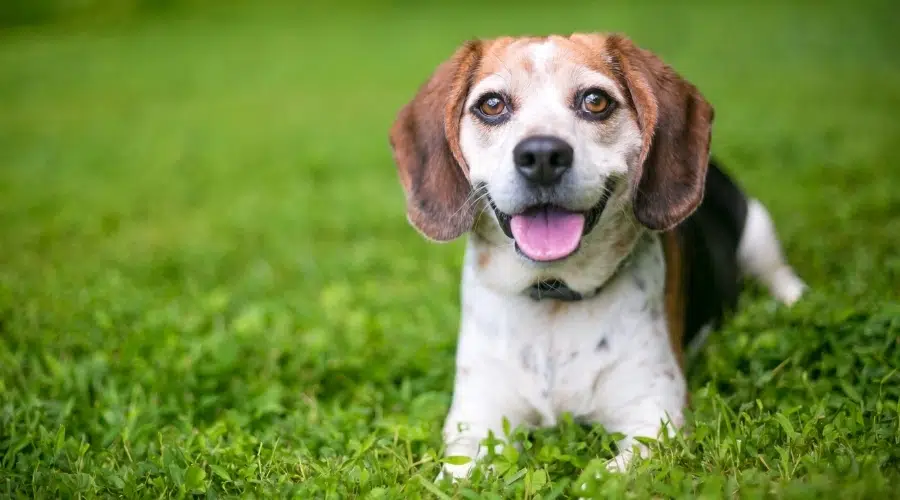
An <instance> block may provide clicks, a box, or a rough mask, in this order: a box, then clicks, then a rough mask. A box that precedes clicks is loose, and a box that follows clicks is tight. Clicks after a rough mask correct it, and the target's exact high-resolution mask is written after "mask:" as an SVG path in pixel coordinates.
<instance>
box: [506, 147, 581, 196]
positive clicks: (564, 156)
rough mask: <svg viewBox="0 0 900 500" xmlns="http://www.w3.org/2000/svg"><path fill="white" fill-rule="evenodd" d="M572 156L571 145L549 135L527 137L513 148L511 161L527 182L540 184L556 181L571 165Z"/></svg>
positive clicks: (545, 184)
mask: <svg viewBox="0 0 900 500" xmlns="http://www.w3.org/2000/svg"><path fill="white" fill-rule="evenodd" d="M574 156H575V150H573V149H572V146H569V144H568V143H567V142H566V141H564V140H562V139H560V138H559V137H553V136H550V135H535V136H532V137H528V138H527V139H523V140H522V142H520V143H519V144H517V145H516V147H515V149H513V161H514V162H515V164H516V169H517V170H518V171H519V173H520V174H522V176H523V177H525V178H526V179H528V181H529V182H533V183H535V184H539V185H541V186H549V185H551V184H554V183H556V182H558V181H559V179H560V178H561V177H562V176H563V174H564V173H566V170H568V169H569V168H571V167H572V159H573V157H574Z"/></svg>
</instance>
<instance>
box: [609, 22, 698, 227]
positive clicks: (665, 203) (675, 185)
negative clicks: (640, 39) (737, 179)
mask: <svg viewBox="0 0 900 500" xmlns="http://www.w3.org/2000/svg"><path fill="white" fill-rule="evenodd" d="M607 48H608V49H609V52H610V55H611V56H612V57H613V61H614V64H615V66H617V68H616V69H617V70H619V72H620V77H621V79H622V80H624V82H623V83H624V84H625V85H626V86H627V88H628V92H629V93H630V95H631V100H632V102H633V104H634V107H635V109H636V110H637V118H638V122H639V124H640V127H641V134H642V144H641V156H640V161H639V162H638V165H639V166H638V172H637V175H636V176H635V177H634V185H633V186H632V195H633V199H634V214H635V216H636V217H637V219H638V221H640V222H641V223H642V224H644V225H645V226H647V227H648V228H650V229H653V230H658V231H664V230H668V229H671V228H672V227H674V226H676V225H677V224H679V223H680V222H681V221H683V220H684V219H685V218H687V217H688V216H689V215H691V213H693V211H694V210H695V209H696V208H697V206H698V205H699V204H700V202H701V200H702V199H703V190H704V187H705V181H706V171H707V168H708V166H709V143H710V140H711V138H712V135H711V134H712V122H713V116H714V112H713V108H712V106H711V105H710V104H709V103H708V102H707V101H706V99H704V97H703V96H702V95H701V94H700V91H699V90H697V88H696V87H694V86H693V85H692V84H690V83H689V82H687V81H686V80H684V79H683V78H682V77H681V76H680V75H678V74H677V73H676V72H675V71H674V70H673V69H672V68H671V67H669V66H668V65H666V64H665V63H664V62H662V61H661V60H660V59H659V58H658V57H657V56H655V55H654V54H652V53H651V52H649V51H647V50H644V49H641V48H639V47H637V46H636V45H635V44H634V43H633V42H631V41H630V40H629V39H628V38H626V37H624V36H621V35H612V36H610V37H609V38H608V39H607Z"/></svg>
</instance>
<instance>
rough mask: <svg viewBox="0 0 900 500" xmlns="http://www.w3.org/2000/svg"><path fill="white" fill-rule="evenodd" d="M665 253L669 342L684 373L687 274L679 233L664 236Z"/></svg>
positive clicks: (664, 234)
mask: <svg viewBox="0 0 900 500" xmlns="http://www.w3.org/2000/svg"><path fill="white" fill-rule="evenodd" d="M662 243H663V253H664V255H665V259H666V284H665V308H666V323H667V325H668V329H669V342H670V343H671V345H672V351H673V352H674V353H675V357H676V358H677V359H678V366H679V367H681V370H682V372H684V369H685V366H684V325H685V305H686V302H685V296H684V292H685V280H684V278H685V273H684V260H683V258H682V252H681V242H680V241H679V239H678V233H676V232H675V231H669V232H666V233H663V234H662Z"/></svg>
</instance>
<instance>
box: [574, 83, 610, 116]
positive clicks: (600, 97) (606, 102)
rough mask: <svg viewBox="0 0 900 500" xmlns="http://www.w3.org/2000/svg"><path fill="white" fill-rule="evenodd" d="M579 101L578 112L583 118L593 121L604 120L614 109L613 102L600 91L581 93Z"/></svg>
mask: <svg viewBox="0 0 900 500" xmlns="http://www.w3.org/2000/svg"><path fill="white" fill-rule="evenodd" d="M579 101H580V103H579V104H580V105H579V109H580V111H581V112H582V113H583V114H584V115H585V117H587V118H590V119H594V120H598V119H603V118H606V117H607V116H609V114H610V113H611V112H612V110H613V108H614V107H615V101H613V100H612V98H611V97H609V94H607V93H606V92H604V91H602V90H600V89H588V90H586V91H584V92H582V93H581V96H580V99H579Z"/></svg>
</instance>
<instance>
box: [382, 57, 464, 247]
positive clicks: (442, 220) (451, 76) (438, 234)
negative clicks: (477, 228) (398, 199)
mask: <svg viewBox="0 0 900 500" xmlns="http://www.w3.org/2000/svg"><path fill="white" fill-rule="evenodd" d="M480 52H481V44H480V43H479V42H469V43H467V44H465V45H463V46H462V47H460V48H459V49H457V51H456V53H455V54H453V56H452V57H451V58H450V59H449V60H448V61H446V62H444V63H443V64H441V65H440V66H438V68H437V69H436V70H435V72H434V74H432V76H431V78H430V79H429V80H428V81H427V82H426V83H425V84H424V85H423V86H422V87H421V88H420V89H419V92H418V93H417V94H416V96H415V97H414V98H413V100H412V101H410V102H409V103H408V104H406V105H405V106H404V107H403V108H402V109H401V110H400V113H399V114H398V115H397V119H396V121H395V122H394V125H393V126H392V127H391V132H390V143H391V148H392V150H393V155H394V162H395V163H396V165H397V171H398V173H399V176H400V183H401V184H402V185H403V190H404V193H405V194H406V214H407V218H408V219H409V221H410V223H411V224H412V225H413V226H414V227H415V228H416V229H418V230H419V232H421V233H422V234H423V235H425V236H426V237H428V238H430V239H432V240H435V241H450V240H453V239H455V238H458V237H459V236H461V235H462V234H463V233H465V232H466V231H468V230H469V229H470V228H471V227H472V223H473V221H474V216H475V213H474V207H472V206H471V203H469V201H470V200H469V194H470V193H471V190H472V188H471V185H470V184H469V180H468V175H467V170H466V168H467V167H466V165H465V161H464V159H463V158H462V153H461V151H460V147H459V123H460V119H461V117H462V113H463V105H464V103H465V99H466V95H467V94H468V92H469V87H470V86H471V80H472V78H473V75H474V73H475V69H476V67H477V65H478V62H479V60H480Z"/></svg>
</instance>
